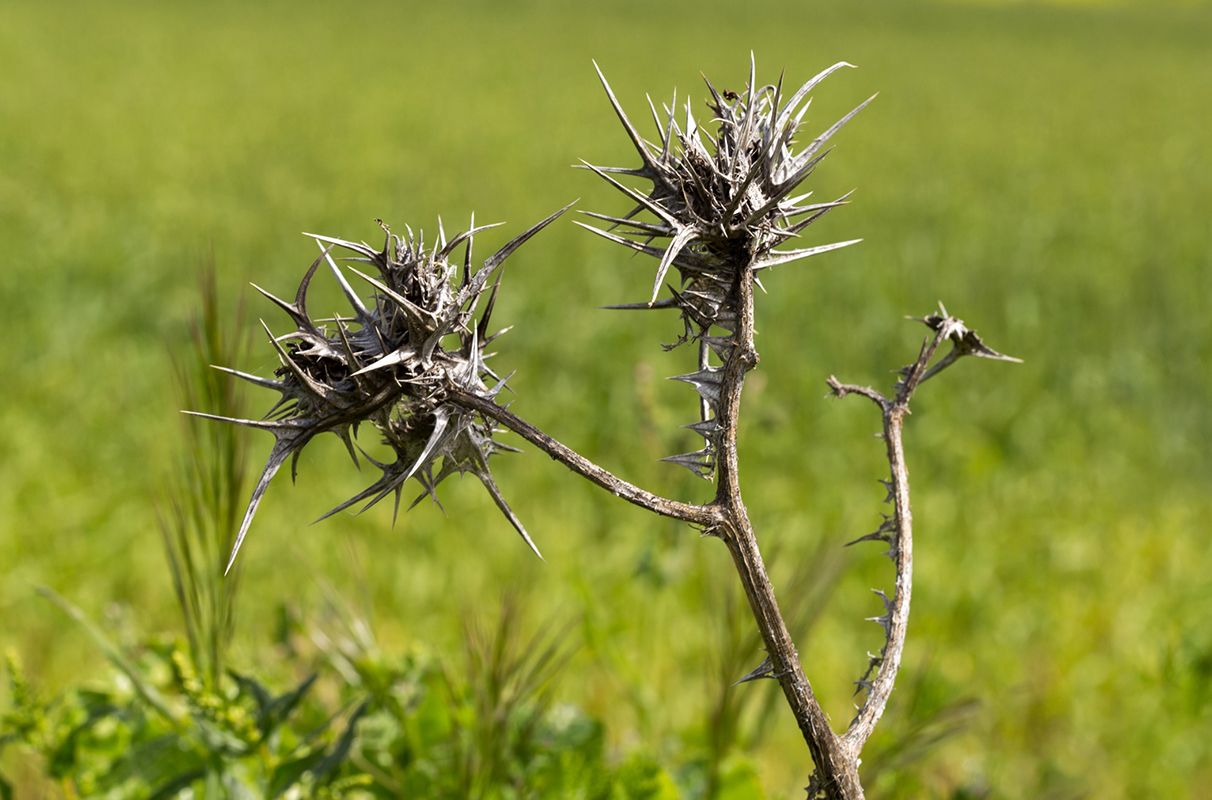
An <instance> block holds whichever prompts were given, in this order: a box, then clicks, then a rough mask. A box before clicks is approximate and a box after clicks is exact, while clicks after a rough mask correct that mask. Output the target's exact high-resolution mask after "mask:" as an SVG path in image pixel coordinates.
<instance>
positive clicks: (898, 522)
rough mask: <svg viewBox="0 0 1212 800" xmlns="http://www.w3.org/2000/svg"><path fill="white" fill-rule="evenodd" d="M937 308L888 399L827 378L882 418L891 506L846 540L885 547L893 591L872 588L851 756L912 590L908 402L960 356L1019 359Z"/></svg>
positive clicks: (866, 727)
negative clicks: (877, 606) (875, 601)
mask: <svg viewBox="0 0 1212 800" xmlns="http://www.w3.org/2000/svg"><path fill="white" fill-rule="evenodd" d="M939 309H940V312H941V313H937V314H931V315H930V316H928V317H926V318H924V319H921V320H919V321H920V322H923V323H924V324H926V325H927V326H928V327H930V328H931V329H932V330H934V332H935V333H934V336H933V338H928V339H926V340H925V342H923V344H922V349H921V352H920V353H919V355H918V358H917V360H916V361H914V362H913V363H912V364H910V365H909V366H907V367H904V368H902V369H901V370H899V374H900V375H901V377H900V378H899V379H898V380H897V384H896V387H895V388H896V392H895V394H894V396H893V397H892V398H891V399H890V398H888V397H885V396H884V395H883V394H882V393H881V392H878V391H876V390H875V389H872V388H870V387H868V386H856V385H852V384H844V383H841V382H839V381H838V379H837V378H835V377H833V376H832V375H831V376H830V377H829V380H828V381H827V383H828V384H829V388H830V390H831V391H830V394H831V396H834V397H845V396H846V395H848V394H856V395H861V396H862V397H866V398H867V399H868V400H870V401H872V402H873V403H875V404H876V405H877V406H879V408H880V413H881V415H882V417H883V438H884V442H885V445H886V446H887V455H888V466H889V473H890V475H889V479H888V481H887V484H886V485H887V487H888V498H887V500H888V501H889V502H891V503H892V504H893V515H892V517H888V516H887V515H885V519H884V522H883V523H882V524H881V525H880V526H879V528H878V529H877V530H876V531H875V532H874V533H870V534H868V535H866V536H863V537H860V538H858V539H856V540H855V541H853V542H851V543H850V544H857V543H858V542H863V541H874V540H879V541H882V542H885V543H886V544H887V545H888V550H887V552H886V555H888V556H889V557H890V558H891V559H892V560H893V563H895V565H896V589H895V591H894V592H893V595H892V597H891V598H889V597H888V596H887V595H886V594H884V593H883V592H881V591H878V590H876V592H875V593H876V594H877V595H878V596H879V597H880V599H881V600H882V601H883V603H884V613H883V614H882V615H880V616H878V617H873V618H872V621H874V622H878V623H879V624H880V626H881V627H883V628H884V632H885V641H884V647H883V648H882V649H881V650H880V653H879V654H878V655H869V662H868V668H867V673H866V674H865V675H864V676H863V677H862V678H860V679H859V680H858V681H856V684H857V685H858V691H859V692H861V691H863V690H866V691H867V698H866V701H865V702H864V703H863V705H862V707H861V708H860V709H859V711H858V714H857V715H856V716H855V718H854V720H853V721H852V722H851V723H850V727H849V729H848V730H847V731H846V733H845V734H844V736H843V737H842V738H843V740H844V741H845V744H846V747H847V749H848V750H850V751H851V752H853V753H855V754H856V755H857V754H858V753H859V752H860V751H861V750H862V748H863V745H864V744H865V743H866V741H867V739H868V738H869V737H870V736H871V733H872V731H874V729H875V726H876V723H878V722H879V720H880V717H881V716H882V715H883V713H884V709H885V707H886V706H887V704H888V698H889V697H890V696H891V694H892V689H893V685H894V683H895V682H896V674H897V671H898V670H899V669H900V665H901V657H902V655H903V652H904V647H905V634H906V632H907V630H908V624H909V603H910V598H911V595H912V591H913V513H912V510H911V508H910V504H909V470H908V467H907V466H906V464H905V450H904V445H903V440H902V430H903V428H904V419H905V416H906V415H907V414H909V413H910V411H909V402H910V400H912V398H913V394H914V392H916V391H917V388H918V387H919V386H921V384H922V383H924V382H926V381H927V380H929V379H930V378H932V377H934V376H935V375H937V374H938V373H939V372H941V371H942V370H944V369H946V368H947V367H949V366H951V365H952V364H954V363H955V362H956V361H958V360H959V359H960V358H961V357H963V356H966V355H973V356H979V357H982V358H992V359H996V360H1000V361H1015V362H1017V361H1019V359H1016V358H1011V357H1009V356H1005V355H1002V354H1001V353H998V352H996V351H994V350H992V349H990V348H989V347H987V346H986V345H985V344H984V343H983V342H982V341H981V339H980V337H979V336H977V334H976V332H975V331H971V330H968V329H967V328H966V327H965V326H964V323H963V321H962V320H959V319H956V318H955V317H952V316H949V315H948V314H947V311H946V309H945V308H943V307H942V305H941V304H940V305H939ZM948 339H950V340H951V341H952V342H953V343H954V347H953V348H952V350H951V352H950V353H948V354H947V356H945V357H944V358H943V359H941V360H940V361H939V362H938V363H937V364H935V366H934V367H930V366H929V365H930V361H931V359H933V358H934V355H935V353H936V352H937V351H938V348H939V347H940V346H941V345H942V344H943V343H944V342H945V341H946V340H948ZM873 670H876V675H875V678H874V679H870V675H871V672H872V671H873Z"/></svg>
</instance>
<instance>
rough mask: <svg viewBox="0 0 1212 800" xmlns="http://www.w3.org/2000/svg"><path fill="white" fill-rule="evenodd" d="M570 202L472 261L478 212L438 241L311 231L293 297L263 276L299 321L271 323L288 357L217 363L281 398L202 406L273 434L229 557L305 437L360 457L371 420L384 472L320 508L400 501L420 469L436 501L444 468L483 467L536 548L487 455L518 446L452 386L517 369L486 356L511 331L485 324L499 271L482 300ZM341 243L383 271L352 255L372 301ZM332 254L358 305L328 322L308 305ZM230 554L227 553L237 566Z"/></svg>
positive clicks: (477, 384) (490, 389)
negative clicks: (352, 280)
mask: <svg viewBox="0 0 1212 800" xmlns="http://www.w3.org/2000/svg"><path fill="white" fill-rule="evenodd" d="M566 210H567V208H565V209H562V210H560V211H559V212H557V213H555V214H553V215H552V216H550V217H548V218H547V219H545V220H543V221H542V222H540V223H539V224H537V225H535V226H534V227H532V228H530V229H529V230H527V231H526V232H525V233H523V234H522V235H520V236H518V237H517V238H515V239H514V240H513V241H511V242H509V244H507V245H505V246H504V247H503V248H501V249H500V250H499V251H497V252H496V253H494V254H493V255H492V256H491V257H489V258H488V260H486V261H485V262H484V263H483V265H482V266H481V267H479V268H478V269H475V270H474V271H473V269H472V239H473V237H474V236H475V234H477V233H479V232H481V231H484V230H487V229H489V228H493V227H496V226H495V225H486V226H483V227H479V228H477V227H475V219H474V217H473V218H472V224H471V228H470V230H468V231H467V232H466V233H460V234H459V235H458V236H455V237H454V238H453V239H451V240H449V241H447V239H446V235H445V233H444V232H443V231H442V228H441V222H440V221H439V226H438V229H439V233H438V237H437V242H436V243H435V244H434V245H433V247H432V248H427V247H426V245H425V242H424V239H423V234H422V235H421V236H414V235H413V233H412V230H411V229H408V236H407V238H405V237H401V236H396V235H394V234H392V233H391V231H390V229H388V228H387V226H386V225H384V226H383V228H384V231H385V233H386V238H385V241H384V244H383V247H382V249H381V250H379V249H375V248H373V247H371V246H369V245H367V244H365V243H355V242H348V241H344V240H342V239H333V238H330V237H327V236H317V235H314V234H309V235H310V236H312V238H313V239H315V240H316V242H317V243H318V244H319V246H320V249H321V251H322V252H321V254H320V257H319V258H317V259H316V260H315V262H314V263H313V264H312V265H311V268H310V269H308V271H307V274H306V275H304V276H303V280H302V282H301V283H300V284H299V288H298V290H297V291H296V293H295V298H294V300H293V301H292V302H287V301H285V300H281V299H279V298H277V297H275V296H273V295H272V294H270V293H269V292H266V291H265V290H263V289H261V288H260V287H256V288H257V290H258V291H260V292H261V293H262V294H264V295H265V296H266V297H268V298H269V299H270V300H272V301H273V302H274V303H276V304H277V305H278V306H279V307H281V308H282V310H283V311H285V312H286V313H287V314H288V315H289V316H290V318H291V321H292V322H293V323H294V325H295V330H293V331H291V332H290V333H287V334H285V335H283V336H274V335H273V334H272V333H271V332H270V330H269V327H268V326H265V332H266V334H268V336H269V340H270V343H271V344H272V345H273V347H274V349H275V350H276V351H277V354H278V358H279V360H280V361H281V364H282V366H281V368H280V369H278V370H277V372H276V373H275V374H276V376H277V378H278V379H277V380H274V379H267V378H261V377H258V376H256V375H250V374H247V373H244V372H240V371H238V370H234V369H229V368H226V367H219V369H222V370H223V371H225V372H228V373H230V374H232V375H235V376H237V377H240V378H243V379H244V380H247V381H249V382H250V383H253V384H256V385H257V386H263V387H265V388H268V389H273V390H275V391H277V392H278V393H279V394H280V395H281V398H280V399H279V401H278V402H277V403H276V404H275V405H274V407H273V408H272V409H271V410H270V412H269V413H268V414H267V415H266V417H265V418H264V419H261V420H247V419H230V418H227V417H217V416H213V415H210V414H197V416H201V417H207V418H210V419H216V420H220V421H223V422H230V423H234V424H237V425H247V426H249V427H253V428H260V429H262V430H267V431H269V432H271V433H272V434H273V435H274V439H275V441H274V446H273V449H272V450H271V451H270V454H269V460H268V461H267V462H266V464H265V469H264V470H263V471H262V473H261V478H260V480H259V481H258V482H257V485H256V488H255V489H254V490H253V494H252V499H251V500H250V501H249V504H248V509H247V511H246V512H245V514H244V520H243V522H242V524H241V526H240V531H239V534H238V535H237V537H236V544H235V547H234V548H233V549H232V554H231V560H232V561H234V560H235V557H236V553H237V552H238V551H239V549H240V545H241V544H242V543H243V541H244V536H245V534H247V532H248V528H249V525H250V524H251V523H252V520H253V517H254V516H255V515H256V512H257V507H258V506H259V505H260V502H261V498H262V497H263V496H264V494H265V490H266V488H267V487H268V486H269V482H270V480H271V479H272V478H273V476H274V475H275V474H276V473H277V472H278V470H279V469H280V468H281V467H282V465H283V464H285V463H286V460H287V459H288V458H289V459H291V460H292V463H291V474H292V477H293V476H294V473H295V467H296V465H297V462H298V458H299V454H300V453H301V452H302V450H303V448H304V447H306V446H307V444H308V442H310V441H311V440H312V439H314V438H315V437H316V436H318V435H319V434H321V433H325V432H331V433H335V434H336V435H337V436H339V437H340V438H341V440H342V441H343V442H345V446H346V447H347V448H348V450H349V453H350V456H351V457H352V458H353V460H354V463H355V464H357V463H358V456H357V452H356V450H355V445H354V439H355V438H356V436H357V433H358V427H359V425H361V424H362V423H364V422H366V423H370V424H371V425H372V426H373V427H374V428H375V429H376V430H377V431H378V432H379V433H380V434H381V436H382V440H383V443H384V444H385V445H387V446H388V447H389V448H390V449H391V450H392V452H393V453H394V455H395V460H394V461H392V462H391V463H380V462H378V461H375V460H374V459H372V458H370V457H369V456H366V458H367V460H368V461H370V463H372V464H374V466H375V467H377V468H378V469H379V470H380V471H381V472H382V476H381V477H380V478H379V479H378V480H376V481H375V482H374V483H373V484H371V485H370V486H369V487H367V488H366V489H365V490H364V491H362V492H359V493H358V494H357V495H355V496H354V497H351V498H350V499H349V500H346V501H345V502H344V503H341V504H340V505H339V506H337V507H336V508H334V509H333V510H332V511H329V512H328V513H327V514H325V515H324V516H323V517H321V518H320V519H324V518H325V517H328V516H330V515H332V514H335V513H336V512H338V511H341V510H343V509H346V508H348V507H349V506H351V505H354V504H355V503H359V502H361V501H363V500H366V501H368V502H367V503H366V506H365V508H369V507H370V506H373V505H374V504H375V503H377V502H379V501H380V500H382V499H383V498H385V497H387V496H388V495H389V494H392V493H394V494H395V496H396V510H397V512H398V510H399V503H400V492H401V490H402V487H403V485H404V483H405V482H406V481H407V480H409V479H410V478H415V479H416V480H417V481H418V482H419V483H420V484H421V487H422V488H423V490H424V491H423V492H422V494H421V495H420V496H419V497H418V498H417V501H420V500H421V499H422V498H423V497H425V495H427V494H428V495H430V496H432V497H433V498H434V500H435V502H436V500H437V497H436V495H435V494H434V490H435V488H436V487H437V485H438V484H440V483H441V482H442V481H443V480H444V479H446V478H447V477H449V476H450V475H453V474H455V473H459V474H465V473H471V474H472V475H475V476H476V477H477V478H479V479H480V481H481V482H482V483H483V484H484V486H485V488H486V489H487V490H488V492H489V493H490V494H491V495H492V499H493V500H494V501H495V502H496V504H497V506H498V507H499V508H500V509H501V511H502V512H503V513H504V514H505V516H506V517H507V518H508V519H509V521H510V523H511V524H512V525H513V526H514V528H516V529H517V531H518V533H519V534H521V536H522V538H523V539H525V541H526V543H527V544H528V545H530V547H531V549H533V550H534V551H535V553H536V554H537V553H538V549H537V548H536V547H535V545H534V542H532V541H531V539H530V536H529V535H527V533H526V529H525V528H524V527H523V526H522V523H521V522H520V521H519V520H518V518H517V516H516V515H515V514H514V513H513V511H512V510H511V509H510V507H509V505H508V504H507V503H506V502H505V499H504V498H503V497H502V496H501V492H500V490H499V489H498V488H497V485H496V482H495V481H494V480H493V478H492V473H491V472H490V470H489V466H488V460H489V458H490V457H491V456H492V455H493V454H494V453H497V452H500V451H503V450H512V449H513V448H510V447H507V446H505V445H503V444H501V443H499V442H497V441H496V440H494V438H493V434H494V433H495V431H496V429H495V427H494V425H493V423H492V421H491V420H489V419H487V418H485V417H483V416H482V415H478V414H475V413H472V412H471V411H468V410H466V409H464V408H461V407H460V406H458V405H456V404H454V403H452V402H451V401H450V399H449V397H448V394H449V391H450V390H451V389H458V390H461V391H465V392H468V393H470V394H475V395H478V396H480V397H483V398H488V399H495V398H496V396H497V394H498V393H499V392H500V391H501V390H502V389H503V388H504V387H505V381H506V380H508V377H509V376H506V377H505V378H501V377H499V376H497V375H496V374H495V373H494V372H493V371H492V370H491V369H489V368H488V366H487V365H486V364H485V363H484V358H485V353H484V348H485V346H486V345H487V344H488V343H489V342H491V341H492V340H493V339H495V338H496V337H497V336H499V335H500V333H504V331H500V332H498V333H497V334H494V335H491V336H490V335H489V334H488V324H489V319H490V318H491V316H492V308H493V304H494V302H495V300H496V293H497V289H498V287H499V286H500V274H499V273H498V276H497V280H496V282H495V283H494V284H493V286H492V290H491V292H490V293H489V296H488V300H487V302H486V304H485V308H484V309H483V311H482V313H480V315H479V318H478V319H477V318H476V310H477V305H478V304H479V301H480V298H481V296H482V295H483V294H484V292H485V290H486V289H487V288H488V280H489V278H490V277H491V276H492V274H493V273H494V272H495V271H497V270H498V269H499V268H500V267H501V265H502V263H503V262H504V261H505V259H506V258H508V257H509V255H510V254H512V253H513V252H514V251H515V250H516V249H517V248H518V247H520V246H521V245H522V244H523V243H525V242H526V241H527V240H528V239H530V237H532V236H534V235H535V234H536V233H538V232H539V231H540V230H542V229H543V228H544V227H546V226H547V225H548V224H550V223H551V222H552V221H554V220H555V219H556V218H557V217H558V216H560V214H563V213H564V211H566ZM460 245H464V246H465V249H464V257H463V262H462V265H459V264H458V263H457V261H456V260H455V258H454V254H455V250H456V248H458V247H459V246H460ZM334 247H339V248H342V249H344V250H349V251H352V252H353V253H355V254H356V255H355V256H353V257H350V258H346V259H343V260H345V261H352V262H359V263H362V264H365V265H368V266H370V267H373V268H374V271H375V272H377V273H378V277H372V276H371V275H367V274H365V273H363V272H361V271H359V270H357V269H355V268H353V267H350V271H351V272H353V273H354V274H355V275H357V276H358V277H359V278H361V279H362V280H364V281H366V282H367V283H368V284H370V285H371V287H373V289H374V295H373V299H372V301H371V302H370V303H364V302H363V301H362V299H361V298H360V297H359V296H358V294H357V293H356V292H354V290H353V289H352V288H351V287H350V285H349V283H348V282H347V281H346V279H345V276H344V274H343V273H342V271H341V268H340V267H338V266H337V263H336V261H335V260H333V258H332V256H331V251H332V250H333V248H334ZM323 264H327V265H328V267H329V269H330V270H331V271H332V274H333V276H334V277H335V278H336V281H337V283H338V284H339V285H340V287H341V291H342V292H343V293H344V295H345V298H346V299H347V300H348V302H349V304H350V306H351V308H352V312H353V313H352V316H349V317H340V316H338V317H335V318H333V319H332V320H326V322H331V323H332V326H333V327H332V329H331V330H330V329H329V328H328V326H327V325H322V324H319V323H318V322H317V321H315V320H313V319H312V318H311V316H310V314H309V313H308V310H307V291H308V287H309V286H310V285H311V281H312V278H313V277H314V276H315V274H316V271H317V270H318V269H319V268H320V266H321V265H323ZM262 325H264V323H262ZM490 384H491V385H490ZM190 413H193V412H190ZM363 455H365V453H363ZM439 461H440V462H441V463H440V464H439ZM415 504H416V503H415V502H414V505H415ZM365 508H363V509H362V510H365ZM230 566H231V564H230V562H229V564H228V568H229V569H230Z"/></svg>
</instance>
